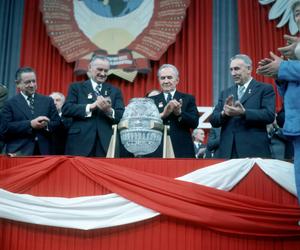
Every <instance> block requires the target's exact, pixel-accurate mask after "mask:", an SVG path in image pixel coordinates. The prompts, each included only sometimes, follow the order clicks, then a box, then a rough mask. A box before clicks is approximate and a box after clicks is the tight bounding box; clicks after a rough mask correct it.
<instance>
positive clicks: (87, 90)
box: [82, 80, 97, 101]
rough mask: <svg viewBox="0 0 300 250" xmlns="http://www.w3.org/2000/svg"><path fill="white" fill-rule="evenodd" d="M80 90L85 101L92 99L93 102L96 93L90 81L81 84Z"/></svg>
mask: <svg viewBox="0 0 300 250" xmlns="http://www.w3.org/2000/svg"><path fill="white" fill-rule="evenodd" d="M82 90H83V94H84V96H85V97H86V98H87V99H92V100H94V101H95V100H96V99H97V96H96V93H95V91H94V89H93V85H92V82H91V81H90V80H87V81H85V82H84V83H83V84H82Z"/></svg>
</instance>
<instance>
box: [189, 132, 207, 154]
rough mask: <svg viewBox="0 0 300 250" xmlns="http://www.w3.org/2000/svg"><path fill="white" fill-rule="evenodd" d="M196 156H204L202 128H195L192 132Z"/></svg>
mask: <svg viewBox="0 0 300 250" xmlns="http://www.w3.org/2000/svg"><path fill="white" fill-rule="evenodd" d="M192 138H193V141H194V151H195V157H196V158H200V159H201V158H205V157H206V156H205V152H206V145H205V144H204V139H205V132H204V130H203V129H202V128H195V129H194V130H193V133H192Z"/></svg>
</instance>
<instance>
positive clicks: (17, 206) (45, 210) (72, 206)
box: [0, 158, 296, 230]
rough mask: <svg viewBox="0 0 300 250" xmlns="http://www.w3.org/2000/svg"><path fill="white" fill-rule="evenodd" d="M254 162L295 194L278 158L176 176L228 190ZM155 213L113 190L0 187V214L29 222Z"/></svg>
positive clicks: (80, 222)
mask: <svg viewBox="0 0 300 250" xmlns="http://www.w3.org/2000/svg"><path fill="white" fill-rule="evenodd" d="M255 163H256V164H257V166H258V167H260V169H261V170H262V171H263V172H264V173H265V174H266V175H268V176H269V177H271V178H272V179H273V180H274V181H275V182H276V183H278V184H279V185H280V186H281V187H283V188H284V189H286V190H287V191H288V192H290V193H292V194H293V195H296V185H295V178H294V168H293V164H291V163H288V162H284V161H279V160H263V159H260V158H251V159H249V158H246V159H233V160H229V161H225V162H222V163H218V164H214V165H211V166H209V167H205V168H201V169H199V170H196V171H193V172H191V173H189V174H187V175H184V176H182V177H179V178H177V179H178V180H182V181H187V182H193V183H196V184H201V185H205V186H208V187H212V188H217V189H220V190H224V191H229V190H231V189H232V188H233V187H234V186H235V185H237V183H239V182H240V181H241V180H242V179H243V178H244V177H245V176H246V175H247V174H248V172H249V171H250V170H251V169H252V167H253V166H254V164H255ZM157 215H159V213H157V212H155V211H153V210H151V209H148V208H146V207H143V206H140V205H138V204H136V203H134V202H132V201H130V200H127V199H125V198H123V197H121V196H119V195H117V194H114V193H112V194H108V195H99V196H85V197H77V198H62V197H37V196H32V195H27V194H16V193H12V192H8V191H6V190H3V189H0V218H5V219H10V220H15V221H21V222H26V223H32V224H40V225H47V226H56V227H64V228H76V229H82V230H89V229H96V228H107V227H113V226H119V225H125V224H128V223H133V222H138V221H142V220H146V219H149V218H152V217H155V216H157Z"/></svg>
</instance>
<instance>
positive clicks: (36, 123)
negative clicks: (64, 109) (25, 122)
mask: <svg viewBox="0 0 300 250" xmlns="http://www.w3.org/2000/svg"><path fill="white" fill-rule="evenodd" d="M49 122H50V119H49V118H48V117H47V116H38V117H37V118H35V119H33V120H31V121H30V125H31V127H32V128H34V129H43V128H46V127H47V126H48V123H49Z"/></svg>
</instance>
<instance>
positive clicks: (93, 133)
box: [62, 80, 124, 156]
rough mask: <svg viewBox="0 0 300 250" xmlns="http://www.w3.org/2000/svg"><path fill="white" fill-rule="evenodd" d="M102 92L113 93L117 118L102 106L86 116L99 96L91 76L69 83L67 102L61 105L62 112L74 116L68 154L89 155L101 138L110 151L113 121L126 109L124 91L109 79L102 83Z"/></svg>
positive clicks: (115, 121) (109, 94)
mask: <svg viewBox="0 0 300 250" xmlns="http://www.w3.org/2000/svg"><path fill="white" fill-rule="evenodd" d="M101 94H102V95H103V96H110V98H111V101H112V108H113V109H114V110H115V117H114V119H112V118H110V117H108V116H107V115H106V114H104V112H102V111H100V110H94V111H93V112H92V116H91V117H86V105H87V104H91V103H93V102H94V101H95V100H96V98H97V97H96V95H95V93H94V89H93V86H92V83H91V81H90V80H87V81H85V82H83V83H73V84H71V85H70V88H69V92H68V96H67V98H66V102H65V104H64V106H63V108H62V112H63V116H65V117H70V118H72V119H73V121H72V125H71V127H70V128H69V131H68V137H67V144H66V152H65V153H66V154H69V155H82V156H88V155H89V154H90V153H91V151H92V149H93V146H94V144H95V141H96V138H100V143H101V145H102V147H103V150H104V151H105V152H107V149H108V146H109V142H110V139H111V135H112V125H113V124H117V123H118V122H119V121H120V119H121V118H122V115H123V112H124V102H123V97H122V94H121V91H120V90H119V89H118V88H116V87H114V86H112V85H111V84H109V83H103V85H102V89H101Z"/></svg>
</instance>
